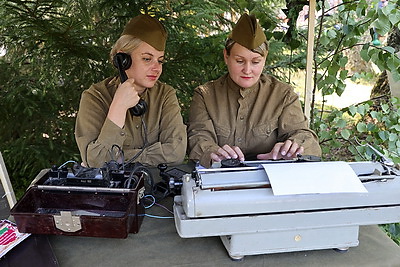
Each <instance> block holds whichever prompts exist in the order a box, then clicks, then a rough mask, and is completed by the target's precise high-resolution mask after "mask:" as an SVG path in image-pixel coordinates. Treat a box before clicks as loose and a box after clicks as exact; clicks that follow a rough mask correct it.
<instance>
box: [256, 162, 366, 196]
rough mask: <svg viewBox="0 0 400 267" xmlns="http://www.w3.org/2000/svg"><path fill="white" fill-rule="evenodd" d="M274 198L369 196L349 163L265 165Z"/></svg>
mask: <svg viewBox="0 0 400 267" xmlns="http://www.w3.org/2000/svg"><path fill="white" fill-rule="evenodd" d="M262 166H263V167H264V169H265V171H266V172H267V175H268V178H269V181H270V183H271V187H272V191H273V193H274V195H294V194H323V193H367V192H368V191H367V189H366V188H365V187H364V185H363V184H362V183H361V181H360V179H359V178H358V177H357V175H356V174H355V172H354V171H353V169H352V168H351V167H350V166H349V164H347V163H346V162H341V161H331V162H305V163H284V164H282V163H276V164H263V165H262Z"/></svg>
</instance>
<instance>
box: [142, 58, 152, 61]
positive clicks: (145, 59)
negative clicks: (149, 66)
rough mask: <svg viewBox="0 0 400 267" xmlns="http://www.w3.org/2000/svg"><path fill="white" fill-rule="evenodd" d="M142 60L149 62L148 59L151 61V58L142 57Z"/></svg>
mask: <svg viewBox="0 0 400 267" xmlns="http://www.w3.org/2000/svg"><path fill="white" fill-rule="evenodd" d="M143 60H144V61H146V62H150V61H151V58H148V57H144V58H143Z"/></svg>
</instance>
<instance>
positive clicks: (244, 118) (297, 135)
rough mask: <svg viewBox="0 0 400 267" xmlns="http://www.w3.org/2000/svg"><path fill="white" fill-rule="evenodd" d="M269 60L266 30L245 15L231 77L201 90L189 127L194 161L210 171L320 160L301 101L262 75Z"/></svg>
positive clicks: (228, 57)
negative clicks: (229, 164)
mask: <svg viewBox="0 0 400 267" xmlns="http://www.w3.org/2000/svg"><path fill="white" fill-rule="evenodd" d="M267 54H268V43H267V40H266V37H265V34H264V32H263V30H262V29H261V27H260V25H259V24H258V22H257V20H256V18H255V17H254V16H253V15H248V14H243V15H242V16H241V18H240V19H239V21H238V22H237V24H236V25H235V26H234V28H233V30H232V33H231V34H230V35H229V37H228V39H227V41H226V44H225V49H224V60H225V63H226V65H227V67H228V73H227V74H225V75H223V76H222V77H220V78H219V79H217V80H215V81H210V82H207V83H206V84H204V85H202V86H199V87H198V88H196V89H195V91H194V95H193V99H192V103H191V107H190V111H189V124H188V150H189V158H190V159H192V160H194V161H199V163H200V164H201V165H202V166H204V167H209V166H210V165H211V164H212V163H213V162H219V161H221V160H223V159H231V158H234V159H240V160H241V161H243V160H256V159H259V160H264V159H292V158H295V157H296V156H297V155H298V154H305V155H314V156H320V155H321V149H320V147H319V144H318V139H317V136H316V135H315V133H314V132H313V131H312V130H310V129H309V128H308V122H307V118H306V117H305V116H304V114H303V111H302V109H301V105H300V101H299V99H298V96H297V94H296V93H294V91H293V90H292V88H291V87H290V85H288V84H285V83H283V82H280V81H279V80H277V79H276V78H274V77H273V76H270V75H266V74H262V71H263V68H264V65H265V60H266V57H267Z"/></svg>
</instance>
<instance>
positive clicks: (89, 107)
mask: <svg viewBox="0 0 400 267" xmlns="http://www.w3.org/2000/svg"><path fill="white" fill-rule="evenodd" d="M166 39H167V32H166V31H165V29H164V27H163V25H162V24H161V23H160V22H159V21H158V20H157V19H156V18H154V17H151V16H149V15H139V16H136V17H134V18H133V19H131V20H130V21H129V22H128V23H127V24H126V26H125V29H124V31H123V33H122V34H121V36H120V38H119V39H118V40H117V41H116V43H115V44H114V47H113V48H112V50H111V52H110V56H111V60H112V61H114V64H116V66H117V67H118V66H120V64H121V65H123V66H124V67H127V68H126V69H124V70H122V72H125V75H126V76H127V77H126V78H127V80H126V81H121V77H122V74H123V73H122V74H121V71H120V75H119V76H115V77H110V78H107V79H105V80H103V81H101V82H99V83H96V84H93V85H92V86H91V87H90V88H89V89H88V90H85V91H84V92H83V93H82V97H81V102H80V106H79V112H78V115H77V119H76V127H75V138H76V141H77V144H78V147H79V150H80V153H81V157H82V160H83V165H85V166H87V167H101V166H102V165H103V164H104V162H107V161H110V160H111V159H118V160H119V161H122V160H123V159H124V160H125V161H127V160H130V159H132V158H134V159H135V160H134V161H135V162H140V163H142V164H145V165H152V166H157V165H158V164H160V163H167V164H179V163H181V162H182V161H183V159H184V156H185V152H186V142H187V137H186V126H185V125H184V124H183V119H182V116H181V113H180V107H179V104H178V99H177V97H176V94H175V90H174V89H173V88H172V87H171V86H169V85H167V84H164V83H161V82H160V81H158V79H159V77H160V75H161V72H162V64H163V61H164V50H165V43H166ZM116 55H117V56H116ZM119 56H122V59H121V58H120V57H119ZM116 59H117V60H116ZM128 59H129V64H128V65H126V66H125V63H126V62H128ZM130 61H131V63H130ZM123 63H124V64H123ZM141 99H142V100H141ZM139 101H141V102H139ZM143 101H144V103H145V104H147V105H145V106H146V107H145V108H144V109H143V112H141V113H134V112H131V111H132V110H134V109H135V108H136V107H139V106H140V105H139V106H138V103H142V102H143ZM135 114H136V115H135ZM142 121H143V122H142ZM115 148H119V149H122V151H123V153H122V152H121V151H118V149H115ZM122 155H123V157H122Z"/></svg>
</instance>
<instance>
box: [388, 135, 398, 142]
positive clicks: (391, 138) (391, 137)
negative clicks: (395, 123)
mask: <svg viewBox="0 0 400 267" xmlns="http://www.w3.org/2000/svg"><path fill="white" fill-rule="evenodd" d="M398 138H399V136H398V135H397V134H395V133H390V134H389V141H391V142H394V141H396V140H397V139H398Z"/></svg>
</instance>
